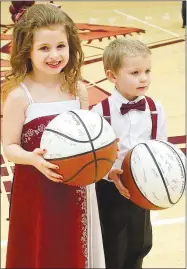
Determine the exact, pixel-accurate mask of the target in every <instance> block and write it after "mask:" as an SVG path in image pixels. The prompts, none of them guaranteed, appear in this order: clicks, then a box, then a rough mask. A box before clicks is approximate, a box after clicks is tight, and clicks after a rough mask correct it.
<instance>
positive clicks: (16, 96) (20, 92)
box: [6, 85, 29, 107]
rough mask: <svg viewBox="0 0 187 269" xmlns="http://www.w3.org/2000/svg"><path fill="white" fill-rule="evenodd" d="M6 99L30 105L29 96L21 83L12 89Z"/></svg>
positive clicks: (22, 104) (17, 103) (15, 103)
mask: <svg viewBox="0 0 187 269" xmlns="http://www.w3.org/2000/svg"><path fill="white" fill-rule="evenodd" d="M6 101H7V102H9V103H13V104H14V105H21V106H23V107H27V106H28V105H29V101H28V98H27V96H26V94H25V91H24V89H23V88H22V86H21V85H18V86H16V87H15V88H14V89H12V90H11V92H9V94H8V96H7V100H6Z"/></svg>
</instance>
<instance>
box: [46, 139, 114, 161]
mask: <svg viewBox="0 0 187 269" xmlns="http://www.w3.org/2000/svg"><path fill="white" fill-rule="evenodd" d="M115 141H116V140H113V141H112V142H111V143H110V144H107V145H105V146H103V147H100V148H98V149H96V151H97V150H100V149H104V148H106V147H108V146H110V145H112V144H113V143H114V142H115ZM91 152H92V151H87V152H83V153H80V154H76V155H73V156H68V157H61V158H52V159H50V158H45V159H46V160H65V159H66V160H67V159H71V158H75V157H77V156H83V155H86V154H88V153H91Z"/></svg>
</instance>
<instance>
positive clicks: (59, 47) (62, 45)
mask: <svg viewBox="0 0 187 269" xmlns="http://www.w3.org/2000/svg"><path fill="white" fill-rule="evenodd" d="M64 47H65V45H64V44H60V45H58V47H57V48H58V49H61V48H64Z"/></svg>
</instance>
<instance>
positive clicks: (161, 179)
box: [121, 140, 186, 210]
mask: <svg viewBox="0 0 187 269" xmlns="http://www.w3.org/2000/svg"><path fill="white" fill-rule="evenodd" d="M122 169H123V171H124V172H123V174H122V176H121V181H122V183H123V184H124V186H126V187H127V188H128V190H129V192H130V195H131V197H130V199H131V201H132V202H134V203H135V204H136V205H138V206H140V207H142V208H145V209H151V210H161V209H166V208H169V207H171V206H173V205H175V204H176V203H177V202H178V201H179V200H180V198H181V197H182V195H183V193H184V189H185V185H186V172H185V155H184V154H183V152H182V151H181V150H180V149H179V148H177V147H176V146H175V145H173V144H171V143H169V142H163V141H158V140H150V141H148V142H146V143H140V144H138V145H137V146H135V147H134V148H133V149H132V150H130V151H129V152H128V153H127V155H126V156H125V158H124V161H123V164H122Z"/></svg>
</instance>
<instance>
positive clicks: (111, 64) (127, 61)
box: [93, 39, 167, 269]
mask: <svg viewBox="0 0 187 269" xmlns="http://www.w3.org/2000/svg"><path fill="white" fill-rule="evenodd" d="M103 63H104V69H105V73H106V76H107V78H108V79H109V81H110V82H112V83H113V84H114V85H115V87H114V89H113V92H112V94H111V96H110V97H109V98H108V99H105V101H103V102H101V103H99V104H97V105H96V106H95V107H93V111H95V112H97V113H99V114H100V115H101V116H107V117H106V119H108V120H109V121H110V123H111V126H112V127H113V129H114V131H115V133H116V136H117V137H118V138H119V154H118V159H117V160H116V162H115V164H114V165H113V167H112V169H111V171H110V172H109V174H108V175H106V177H105V179H107V180H108V181H107V180H101V181H100V182H98V183H97V184H96V191H97V198H98V205H99V211H100V220H101V226H102V233H103V242H104V250H105V259H106V268H107V269H110V268H111V269H114V268H116V269H134V268H142V263H143V258H144V257H145V256H146V255H147V254H148V253H149V251H150V249H151V247H152V227H151V222H150V211H149V210H144V209H142V208H140V207H138V206H136V205H135V204H133V203H132V202H131V201H130V200H129V198H130V194H129V192H128V190H127V189H126V188H125V187H124V186H123V185H122V183H121V182H120V174H121V173H122V172H123V171H122V170H121V165H122V161H123V159H124V157H125V155H126V153H127V152H128V151H129V150H130V149H132V148H133V147H134V146H135V145H136V144H138V143H141V142H145V141H147V140H149V139H155V138H156V139H159V140H167V135H166V118H165V114H164V111H163V108H162V106H161V105H160V104H159V103H158V102H154V101H153V100H152V99H151V100H150V98H149V100H148V98H147V99H146V98H145V93H146V91H147V89H148V88H149V85H150V82H151V51H150V50H149V48H148V47H147V46H146V45H145V44H143V43H142V42H140V41H138V40H132V39H116V40H114V41H112V42H111V43H110V44H109V46H108V47H106V49H105V51H104V55H103ZM151 101H152V102H151ZM150 103H152V104H150ZM154 104H155V107H154ZM149 105H150V106H151V107H152V106H153V108H155V109H156V111H155V112H156V113H157V114H156V113H155V112H153V114H151V110H152V109H151V110H150V108H151V107H149ZM153 110H154V109H153ZM152 115H157V118H154V123H153V121H152ZM153 117H155V116H153ZM155 121H156V124H157V128H156V126H155ZM152 124H153V125H154V126H152ZM152 127H153V128H154V130H153V129H152ZM114 183H115V184H114Z"/></svg>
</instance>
